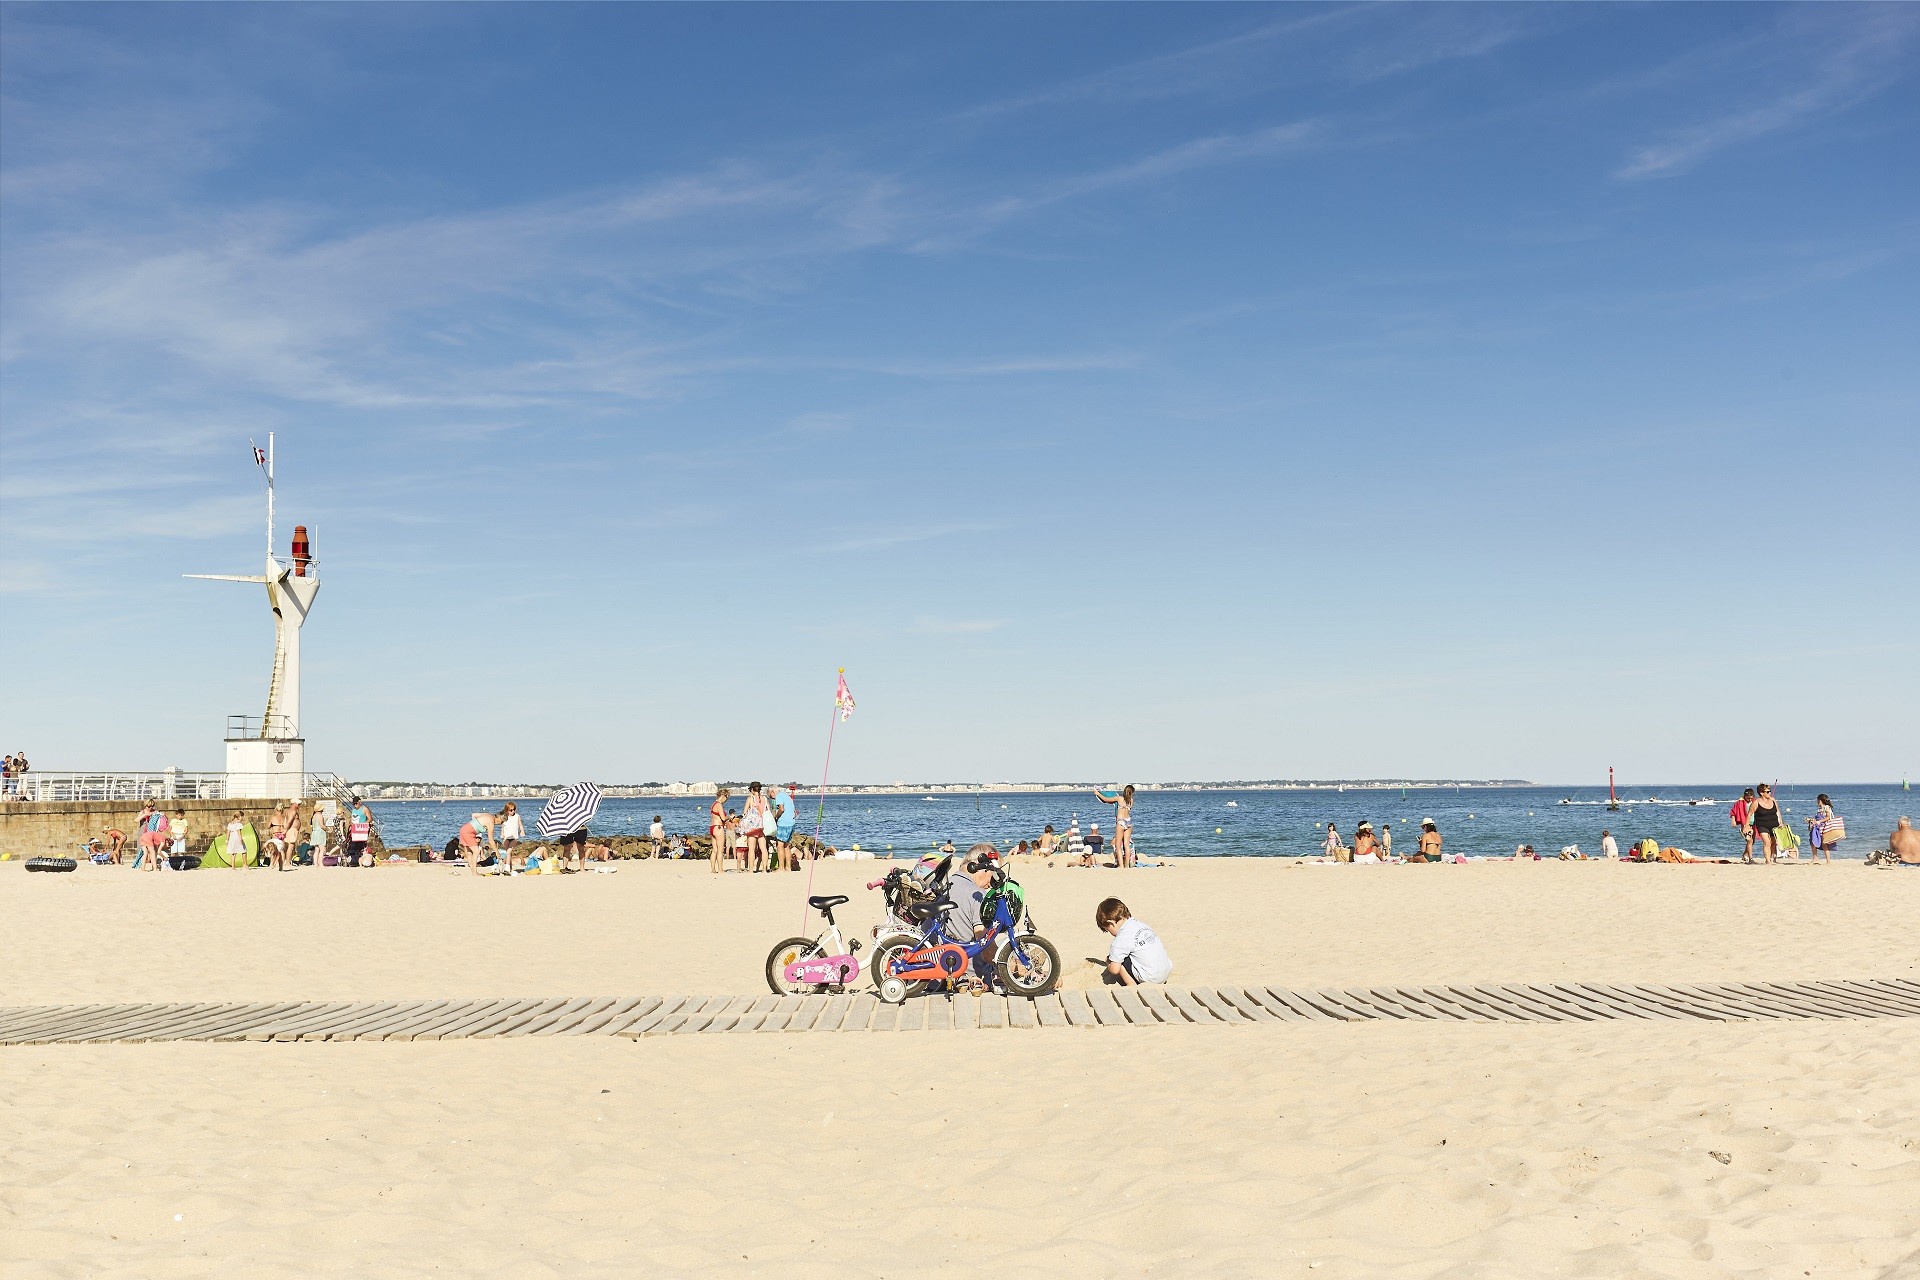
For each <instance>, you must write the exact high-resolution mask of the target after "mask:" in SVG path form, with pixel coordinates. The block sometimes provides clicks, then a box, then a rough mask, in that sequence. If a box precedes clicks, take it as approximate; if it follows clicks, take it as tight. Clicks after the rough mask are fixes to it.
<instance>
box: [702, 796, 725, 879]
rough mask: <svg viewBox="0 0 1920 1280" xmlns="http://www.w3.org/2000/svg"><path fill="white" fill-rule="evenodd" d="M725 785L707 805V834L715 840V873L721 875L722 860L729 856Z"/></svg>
mask: <svg viewBox="0 0 1920 1280" xmlns="http://www.w3.org/2000/svg"><path fill="white" fill-rule="evenodd" d="M729 794H730V793H729V792H728V791H727V789H726V788H725V787H722V788H720V790H718V791H717V792H715V793H714V796H713V803H712V804H711V805H709V806H708V807H707V835H708V837H709V838H710V839H711V840H712V841H713V856H712V858H711V862H712V865H713V874H715V875H719V874H720V872H721V871H722V870H724V868H723V867H721V865H720V860H721V859H722V858H724V857H726V856H727V796H728V795H729Z"/></svg>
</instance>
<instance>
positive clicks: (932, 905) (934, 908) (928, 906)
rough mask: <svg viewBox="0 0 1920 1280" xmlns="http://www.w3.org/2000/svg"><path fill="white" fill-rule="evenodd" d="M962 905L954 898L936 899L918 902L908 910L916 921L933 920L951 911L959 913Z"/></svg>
mask: <svg viewBox="0 0 1920 1280" xmlns="http://www.w3.org/2000/svg"><path fill="white" fill-rule="evenodd" d="M959 909H960V904H959V903H957V902H955V901H954V900H953V899H952V898H934V899H933V900H931V901H929V902H916V903H914V904H913V905H911V906H909V907H908V908H907V914H908V915H910V916H912V917H913V918H914V919H915V920H921V921H925V920H931V919H933V918H934V917H935V916H943V915H946V914H947V913H948V912H949V911H958V910H959Z"/></svg>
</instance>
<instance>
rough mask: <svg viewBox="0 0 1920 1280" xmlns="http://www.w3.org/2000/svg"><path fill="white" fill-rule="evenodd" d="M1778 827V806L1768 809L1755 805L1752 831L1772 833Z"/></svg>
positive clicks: (1764, 806)
mask: <svg viewBox="0 0 1920 1280" xmlns="http://www.w3.org/2000/svg"><path fill="white" fill-rule="evenodd" d="M1779 826H1780V806H1779V805H1778V804H1775V805H1773V806H1772V807H1768V806H1767V805H1763V804H1756V805H1755V806H1754V807H1753V829H1754V830H1755V831H1774V830H1777V829H1778V828H1779Z"/></svg>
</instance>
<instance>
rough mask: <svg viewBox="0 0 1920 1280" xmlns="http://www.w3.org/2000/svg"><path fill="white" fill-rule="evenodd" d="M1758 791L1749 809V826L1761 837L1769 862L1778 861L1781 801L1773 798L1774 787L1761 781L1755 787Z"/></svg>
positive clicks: (1757, 836) (1756, 835)
mask: <svg viewBox="0 0 1920 1280" xmlns="http://www.w3.org/2000/svg"><path fill="white" fill-rule="evenodd" d="M1754 790H1755V791H1756V792H1757V793H1758V796H1757V798H1756V799H1755V800H1754V802H1753V806H1752V808H1750V809H1748V810H1747V826H1748V828H1749V829H1750V830H1751V831H1752V833H1753V834H1754V836H1755V837H1756V838H1758V839H1759V841H1760V842H1761V845H1762V847H1763V849H1764V850H1765V853H1766V860H1767V861H1768V862H1777V861H1779V857H1780V802H1779V801H1778V800H1776V799H1774V798H1773V788H1772V787H1770V786H1768V785H1767V784H1766V783H1764V782H1763V783H1761V784H1760V785H1759V786H1758V787H1756V788H1754Z"/></svg>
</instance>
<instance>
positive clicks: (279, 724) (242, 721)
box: [227, 663, 294, 742]
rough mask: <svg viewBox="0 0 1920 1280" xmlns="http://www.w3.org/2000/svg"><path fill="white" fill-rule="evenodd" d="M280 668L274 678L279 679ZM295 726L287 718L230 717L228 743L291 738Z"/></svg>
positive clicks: (277, 668)
mask: <svg viewBox="0 0 1920 1280" xmlns="http://www.w3.org/2000/svg"><path fill="white" fill-rule="evenodd" d="M279 674H280V668H279V665H278V663H276V664H275V666H274V678H275V680H276V682H277V681H278V679H279ZM293 736H294V734H293V724H292V722H291V721H289V720H288V719H287V718H286V717H285V716H228V717H227V741H229V742H232V741H234V740H235V739H237V738H291V737H293Z"/></svg>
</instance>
